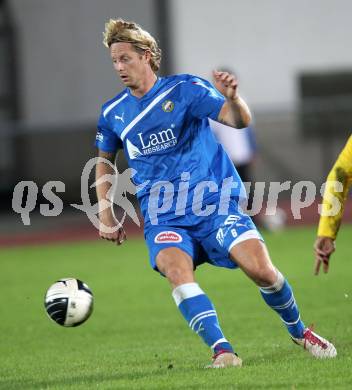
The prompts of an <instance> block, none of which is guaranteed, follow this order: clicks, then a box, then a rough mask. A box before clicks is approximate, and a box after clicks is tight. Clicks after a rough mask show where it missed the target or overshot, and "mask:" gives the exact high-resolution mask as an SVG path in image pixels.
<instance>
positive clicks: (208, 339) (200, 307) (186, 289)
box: [172, 283, 233, 354]
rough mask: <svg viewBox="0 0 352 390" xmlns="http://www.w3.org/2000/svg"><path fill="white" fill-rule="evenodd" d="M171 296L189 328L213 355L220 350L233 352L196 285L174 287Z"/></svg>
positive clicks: (212, 310)
mask: <svg viewBox="0 0 352 390" xmlns="http://www.w3.org/2000/svg"><path fill="white" fill-rule="evenodd" d="M172 296H173V298H174V300H175V302H176V305H177V306H178V308H179V309H180V311H181V313H182V315H183V317H184V318H185V320H186V321H187V322H188V324H189V326H190V328H191V329H192V330H194V331H195V332H196V333H197V334H198V335H199V336H200V337H201V338H202V339H203V341H204V342H205V343H206V344H207V345H208V346H209V347H210V348H211V349H212V350H213V352H214V353H215V354H216V353H218V352H219V351H221V350H226V351H230V352H233V349H232V346H231V344H230V343H229V342H228V341H227V340H226V338H225V337H224V335H223V333H222V330H221V328H220V325H219V321H218V317H217V314H216V311H215V308H214V306H213V304H212V303H211V301H210V299H209V298H208V297H207V296H206V295H205V294H204V292H203V290H202V289H201V288H200V287H199V286H198V284H197V283H185V284H182V285H180V286H178V287H176V288H175V289H174V290H173V292H172Z"/></svg>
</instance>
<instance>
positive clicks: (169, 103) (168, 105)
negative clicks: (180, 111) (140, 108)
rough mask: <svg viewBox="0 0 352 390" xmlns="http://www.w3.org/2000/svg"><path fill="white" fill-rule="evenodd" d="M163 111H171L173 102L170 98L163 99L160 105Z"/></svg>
mask: <svg viewBox="0 0 352 390" xmlns="http://www.w3.org/2000/svg"><path fill="white" fill-rule="evenodd" d="M161 107H162V109H163V111H165V112H171V111H173V109H174V107H175V104H174V102H172V101H171V100H165V101H164V103H163V104H162V105H161Z"/></svg>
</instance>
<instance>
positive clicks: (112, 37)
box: [103, 18, 161, 72]
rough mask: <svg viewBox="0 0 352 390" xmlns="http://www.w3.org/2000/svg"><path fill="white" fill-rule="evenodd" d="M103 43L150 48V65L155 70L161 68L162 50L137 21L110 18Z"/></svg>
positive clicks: (143, 48)
mask: <svg viewBox="0 0 352 390" xmlns="http://www.w3.org/2000/svg"><path fill="white" fill-rule="evenodd" d="M103 35H104V40H103V43H104V45H105V46H106V47H110V46H111V45H112V44H113V43H117V42H126V43H131V44H132V45H133V46H134V48H135V49H136V50H137V51H143V52H144V51H146V50H149V51H150V53H151V59H150V66H151V68H152V69H153V71H154V72H157V71H158V70H159V68H160V61H161V50H160V49H159V47H158V44H157V42H156V40H155V39H154V38H153V37H152V36H151V35H150V34H149V33H148V32H147V31H145V30H143V29H142V28H141V27H140V26H139V25H138V24H137V23H134V22H128V21H125V20H123V19H120V18H119V19H110V20H109V21H108V22H107V23H105V31H104V33H103Z"/></svg>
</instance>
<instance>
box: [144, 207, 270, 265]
mask: <svg viewBox="0 0 352 390" xmlns="http://www.w3.org/2000/svg"><path fill="white" fill-rule="evenodd" d="M144 237H145V240H146V243H147V246H148V249H149V261H150V265H151V266H152V267H153V269H155V270H156V271H158V269H157V266H156V256H157V254H158V253H159V251H160V250H162V249H165V248H169V247H176V248H179V249H181V250H183V251H184V252H186V253H188V255H189V256H191V258H192V259H193V264H194V269H195V268H196V267H197V266H198V265H200V264H203V263H210V264H212V265H215V266H218V267H225V268H237V267H238V266H237V265H236V263H234V262H233V261H232V260H230V258H229V252H230V250H231V248H232V247H233V246H234V245H236V244H238V243H240V242H242V241H245V240H247V239H250V238H256V239H259V240H262V241H264V240H263V238H262V236H261V235H260V233H259V232H258V230H257V228H256V226H255V225H254V223H253V221H252V220H251V218H250V217H249V216H248V215H246V214H244V213H243V212H241V211H240V210H238V206H237V204H236V203H235V202H231V203H230V207H229V211H228V214H227V215H218V214H217V213H214V214H212V215H209V216H207V217H204V216H203V217H198V216H196V215H185V216H180V217H177V218H175V219H172V220H169V221H166V222H159V224H158V225H151V224H147V225H146V226H145V227H144Z"/></svg>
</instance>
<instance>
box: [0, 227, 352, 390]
mask: <svg viewBox="0 0 352 390" xmlns="http://www.w3.org/2000/svg"><path fill="white" fill-rule="evenodd" d="M314 234H315V229H310V228H299V229H298V228H297V229H290V230H287V231H285V232H282V233H277V234H266V235H265V239H266V242H267V245H268V247H269V250H270V253H271V256H272V258H273V261H274V262H275V264H276V265H277V266H278V267H279V268H280V270H281V271H282V272H283V273H284V274H285V275H286V276H287V277H288V279H289V281H290V283H291V285H292V286H293V287H294V291H295V295H296V299H297V302H298V304H299V307H300V309H301V314H302V318H303V319H304V321H305V322H306V324H307V325H309V324H310V323H315V325H316V329H317V331H318V332H319V333H321V334H322V335H323V336H325V337H326V338H328V339H330V340H332V341H333V342H334V343H335V345H336V347H337V351H338V357H337V358H336V359H334V360H330V361H317V360H314V359H313V358H311V357H310V355H309V354H308V353H306V352H304V351H303V350H301V349H300V348H299V347H298V346H295V345H294V344H293V343H292V342H291V341H290V340H289V338H288V336H287V333H286V331H285V329H284V327H283V325H282V324H281V321H280V320H279V318H278V317H277V315H276V314H275V313H274V312H272V311H271V310H269V309H268V308H267V307H266V305H265V304H264V302H263V300H262V299H261V297H260V295H259V292H258V289H257V288H256V287H255V286H254V285H253V284H252V283H251V282H250V281H249V280H247V278H246V277H245V276H244V275H243V274H242V272H241V271H238V270H237V271H230V270H225V269H218V268H214V267H211V266H209V265H203V266H202V267H200V268H199V269H198V270H197V278H198V281H199V283H200V285H201V286H202V288H203V289H204V290H205V291H206V292H207V293H208V294H209V296H210V297H211V299H212V300H213V302H214V304H215V306H216V308H217V311H218V314H219V317H220V322H221V325H222V328H223V330H224V333H225V335H226V337H227V338H228V339H229V340H231V342H232V343H233V344H234V346H235V348H236V350H237V352H238V353H239V355H240V356H241V358H242V359H243V364H244V365H243V367H242V368H241V369H236V368H234V369H225V370H205V369H203V367H204V366H205V365H206V364H208V363H209V362H210V351H209V350H208V348H207V347H206V346H205V345H204V344H203V343H202V342H201V341H200V340H199V339H198V337H197V336H196V335H195V334H193V333H192V332H191V330H190V329H189V328H188V327H187V326H186V323H185V321H184V320H183V318H182V317H181V315H180V313H179V312H178V310H176V308H175V305H174V302H173V300H172V298H171V295H170V288H169V286H168V284H167V282H166V280H164V278H162V277H160V276H159V275H158V274H157V273H155V272H154V271H152V270H151V269H150V268H149V265H148V260H147V258H148V256H147V249H146V247H145V245H144V243H143V241H142V240H129V241H127V242H126V243H125V244H124V245H123V246H122V247H115V246H114V245H112V244H110V243H108V242H91V243H77V244H70V245H55V246H41V247H30V248H29V247H28V248H19V249H7V250H1V251H0V258H1V260H0V265H1V268H0V331H1V336H0V337H1V339H0V388H1V389H6V390H10V389H60V390H62V389H75V390H76V389H95V388H98V389H129V390H131V389H237V388H241V389H308V388H310V389H327V388H334V389H336V388H339V389H350V388H351V386H352V369H351V368H352V358H351V351H352V325H351V322H352V321H351V320H352V262H351V252H350V248H351V238H352V227H351V226H346V225H345V226H343V227H342V229H341V232H340V235H339V238H338V241H337V245H338V250H337V252H336V253H335V254H334V256H333V260H332V265H331V270H330V272H329V273H328V274H327V275H325V274H324V275H320V276H319V277H315V276H313V272H312V271H313V256H312V243H313V240H314ZM62 277H76V278H79V279H82V280H84V281H85V282H86V283H88V285H89V286H90V287H91V288H92V290H93V292H94V295H95V308H94V312H93V315H92V317H91V318H90V319H89V320H88V322H87V323H85V324H83V325H82V326H80V327H77V328H63V327H60V326H58V325H56V324H54V323H53V322H51V321H50V320H49V319H48V318H47V317H46V314H45V311H44V307H43V296H44V293H45V291H46V289H47V287H48V286H49V285H50V284H51V283H53V282H54V281H55V280H57V279H59V278H62Z"/></svg>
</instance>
